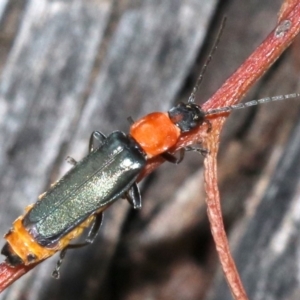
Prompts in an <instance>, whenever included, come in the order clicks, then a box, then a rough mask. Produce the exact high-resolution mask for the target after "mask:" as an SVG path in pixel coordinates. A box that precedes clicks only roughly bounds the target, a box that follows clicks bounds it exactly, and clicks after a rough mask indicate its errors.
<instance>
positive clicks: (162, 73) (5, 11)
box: [0, 0, 300, 300]
mask: <svg viewBox="0 0 300 300" xmlns="http://www.w3.org/2000/svg"><path fill="white" fill-rule="evenodd" d="M280 5H281V1H280V0H265V1H259V0H249V1H238V0H223V1H217V0H207V1H201V0H185V1H179V0H164V1H157V0H143V1H142V0H135V1H129V0H123V1H109V0H85V1H84V0H65V1H62V0H61V1H59V0H25V1H18V0H2V1H1V2H0V72H1V77H0V176H1V179H0V208H1V209H0V214H1V215H0V233H1V234H4V233H6V231H7V230H8V229H9V228H10V226H11V224H12V222H13V221H14V220H15V219H16V218H17V217H18V216H19V215H21V214H23V213H24V208H25V207H26V206H27V205H29V204H31V203H33V202H35V201H36V199H37V197H38V195H39V194H41V193H42V192H44V191H45V190H47V189H48V187H49V185H50V184H51V183H52V182H53V181H55V180H57V179H58V178H60V177H61V176H62V175H63V174H64V173H65V172H66V171H67V170H68V169H69V168H70V167H71V166H70V165H68V164H67V162H66V161H65V158H66V156H67V155H70V156H72V157H74V158H75V159H76V160H79V159H81V158H82V157H84V156H85V155H86V154H87V150H88V140H89V136H90V133H91V132H92V131H93V130H100V131H102V132H103V133H105V134H109V133H110V132H112V131H114V130H123V131H125V132H127V131H128V128H129V124H128V121H127V117H128V116H131V117H132V118H133V119H134V120H136V119H137V118H139V117H141V116H144V115H145V114H147V113H150V112H153V111H165V110H168V109H169V108H170V107H171V106H173V105H174V103H176V102H178V101H186V100H187V98H188V96H189V94H190V92H191V90H192V87H193V85H194V83H195V81H196V78H197V76H198V74H199V71H200V69H201V67H202V65H203V63H204V61H205V59H206V58H207V54H208V51H209V49H210V47H211V45H212V43H213V42H214V39H215V37H216V34H217V31H218V29H219V26H220V23H221V20H222V18H223V17H224V16H225V15H226V16H227V24H226V28H225V30H224V33H223V35H222V38H221V42H220V45H219V47H218V50H217V52H216V54H215V56H214V58H213V61H212V63H211V64H210V65H209V68H208V71H207V73H206V74H205V78H204V82H203V84H202V86H201V88H200V91H199V92H198V94H197V103H199V104H201V103H204V102H205V101H206V100H207V99H208V98H209V97H210V96H211V95H212V94H213V93H214V92H215V91H216V90H217V89H218V87H220V86H221V84H222V83H223V82H224V81H225V80H226V78H227V77H228V76H230V74H232V72H233V71H234V70H235V69H236V68H237V67H238V66H239V65H240V64H241V63H242V62H243V61H244V60H245V59H246V58H247V57H248V56H249V54H251V53H252V51H253V50H254V49H255V48H256V47H257V46H258V45H259V44H260V43H261V42H262V41H263V39H264V38H265V37H266V36H267V35H268V33H269V32H270V31H271V30H272V29H273V28H274V27H275V26H276V18H277V13H278V11H279V8H280ZM299 53H300V52H299V39H298V40H296V42H295V43H294V44H293V45H292V46H291V47H290V48H289V49H288V51H286V52H285V53H284V54H283V55H282V57H281V58H280V59H279V60H278V61H277V62H276V63H275V65H274V66H273V67H272V69H271V70H270V71H269V72H268V73H266V75H265V76H264V77H263V78H262V80H261V81H260V82H259V83H257V84H256V85H255V87H254V88H253V89H252V90H251V92H250V93H249V94H248V95H247V97H246V100H251V99H257V98H261V97H266V96H274V95H280V94H287V93H293V92H299V91H300V86H299V71H300V56H299ZM299 108H300V99H296V100H289V101H285V102H278V103H277V102H275V103H271V104H266V105H262V106H259V107H254V108H251V109H246V110H241V111H236V112H234V113H232V114H231V115H230V116H229V118H228V121H227V122H226V126H225V129H224V131H223V136H222V141H221V146H220V152H219V162H218V168H219V174H218V177H219V186H220V192H221V199H222V207H223V215H224V219H225V223H226V229H227V231H228V234H229V236H230V245H231V249H232V251H233V254H234V257H235V259H236V262H237V267H238V269H239V271H240V274H241V276H242V280H243V283H244V285H245V288H246V290H247V292H248V294H249V298H250V299H253V300H254V299H255V300H258V299H264V300H265V299H272V300H276V299H299V293H300V263H299V262H300V257H299V256H300V240H299V233H300V199H299V198H300V197H299V191H300V188H299V186H300V185H299V184H300V182H299V175H300V174H299V173H300V164H299V163H300V162H299V157H300V155H299V154H300V148H299V145H300V124H299V122H298V119H299ZM202 163H203V158H202V157H201V156H200V155H198V154H195V153H188V154H187V155H186V158H185V160H184V161H183V162H182V163H181V164H180V165H178V166H175V165H172V164H168V163H165V164H164V165H162V166H161V167H160V168H159V169H158V170H157V171H155V172H154V173H153V174H151V175H150V176H149V177H147V178H146V179H145V180H144V181H143V182H142V183H141V184H140V187H141V191H142V196H143V208H142V209H141V210H140V211H133V210H132V208H131V207H130V206H129V205H128V203H127V202H126V201H124V200H118V201H117V202H116V203H115V204H114V205H113V206H112V207H110V208H109V209H108V210H107V212H106V214H105V218H104V224H103V226H102V228H101V230H100V234H99V236H98V237H97V239H96V241H95V242H94V244H93V245H91V246H89V247H85V248H82V249H79V250H76V251H75V250H74V251H69V253H68V255H67V256H66V259H65V261H64V263H63V266H62V268H61V279H60V280H58V281H57V280H54V279H53V278H52V277H51V273H52V271H53V269H54V267H55V263H56V261H57V259H58V255H55V256H54V257H52V258H50V259H48V260H47V261H45V262H43V263H42V264H40V265H39V266H37V267H36V268H35V269H34V270H33V271H31V272H29V273H28V274H26V275H25V276H24V277H22V278H21V279H19V280H18V281H17V282H15V283H14V284H13V285H12V286H11V287H10V288H8V289H7V290H6V291H4V292H3V293H2V294H1V296H0V299H13V300H16V299H30V300H32V299H39V300H48V299H74V300H76V299H86V300H88V299H103V300H111V299H113V300H118V299H120V300H121V299H122V300H123V299H124V300H136V299H149V300H150V299H172V300H179V299H184V300H189V299H190V300H193V299H198V300H200V299H209V300H217V299H232V297H231V295H230V292H229V290H228V287H227V285H226V282H225V281H224V278H223V274H222V272H221V271H220V265H219V261H218V258H217V255H216V252H215V248H214V243H213V240H212V237H211V234H210V229H209V224H208V221H207V217H206V206H205V194H204V191H203V174H202ZM3 244H4V239H2V242H1V244H0V246H1V247H2V245H3Z"/></svg>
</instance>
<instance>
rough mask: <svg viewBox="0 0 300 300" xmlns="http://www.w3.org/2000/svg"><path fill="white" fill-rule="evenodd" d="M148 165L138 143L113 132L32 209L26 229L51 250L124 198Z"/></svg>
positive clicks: (117, 132) (27, 219) (24, 223)
mask: <svg viewBox="0 0 300 300" xmlns="http://www.w3.org/2000/svg"><path fill="white" fill-rule="evenodd" d="M145 164H146V158H145V155H144V153H143V152H142V150H141V149H140V148H139V146H138V145H137V144H136V142H135V141H134V140H132V139H131V138H130V137H128V136H126V135H125V134H124V133H122V132H120V131H116V132H113V133H112V134H111V135H110V136H108V138H107V139H106V140H105V142H104V144H103V145H102V146H101V147H100V148H99V149H97V150H95V151H94V152H92V153H90V154H89V155H88V156H86V157H85V158H84V159H82V160H81V161H80V162H78V163H77V164H76V166H75V167H74V168H72V169H71V170H70V171H69V172H68V173H67V174H66V175H65V176H64V177H63V178H62V179H61V180H59V181H58V182H57V183H56V184H55V185H54V186H53V187H52V188H51V189H50V190H49V191H48V192H47V193H46V194H45V195H44V196H43V198H42V199H41V200H39V201H38V202H37V203H36V204H35V205H34V206H33V208H32V209H31V210H30V211H29V212H28V213H27V214H26V216H25V217H24V220H23V225H24V226H25V227H26V228H27V230H28V231H29V232H30V233H31V234H32V235H33V236H34V238H35V239H36V240H37V241H38V242H39V243H40V244H41V245H43V246H47V245H48V246H49V245H51V244H53V243H55V242H57V240H59V239H60V238H61V237H62V236H64V235H66V234H67V233H68V232H70V231H71V230H72V229H74V228H75V227H77V226H78V225H79V224H80V223H82V222H83V221H84V220H85V219H86V218H87V217H88V216H90V215H91V214H92V213H93V212H95V211H96V210H98V209H99V208H101V207H103V206H106V205H107V204H109V203H111V202H113V201H114V200H116V199H118V198H119V197H120V196H122V195H123V194H124V193H125V192H126V191H127V190H128V189H129V188H130V187H131V186H132V184H133V183H134V182H135V181H136V179H137V177H138V175H139V174H140V172H141V170H142V169H143V168H144V166H145Z"/></svg>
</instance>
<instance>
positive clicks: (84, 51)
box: [0, 0, 111, 299]
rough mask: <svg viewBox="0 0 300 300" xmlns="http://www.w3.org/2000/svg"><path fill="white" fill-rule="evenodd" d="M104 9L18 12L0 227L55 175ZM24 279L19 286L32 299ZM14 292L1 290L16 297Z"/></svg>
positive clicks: (9, 68) (5, 93)
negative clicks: (21, 15)
mask: <svg viewBox="0 0 300 300" xmlns="http://www.w3.org/2000/svg"><path fill="white" fill-rule="evenodd" d="M110 12H111V4H110V3H109V2H99V3H96V2H94V3H93V2H86V1H68V2H64V1H61V2H59V1H40V0H38V1H34V0H32V1H28V3H27V6H26V11H24V12H22V13H23V14H24V15H23V20H22V23H21V25H20V28H19V32H18V33H17V36H16V37H15V40H14V44H13V47H12V49H11V51H10V53H9V56H8V59H7V63H6V65H5V68H4V70H3V72H2V76H1V83H0V99H1V118H0V144H1V150H0V161H1V175H0V176H1V208H2V209H1V211H2V214H1V221H0V227H1V232H2V233H5V231H6V230H7V229H8V228H9V227H10V224H11V222H12V221H13V219H14V218H16V217H17V216H18V215H20V214H23V213H24V208H25V207H26V206H27V205H28V204H30V203H32V202H35V201H36V199H37V196H38V194H39V193H41V192H42V191H43V190H45V189H46V188H47V187H48V185H49V183H50V182H51V181H53V180H54V179H56V178H57V174H56V175H55V173H57V172H56V171H55V168H56V166H55V163H56V161H57V160H60V152H61V151H62V149H63V147H64V145H65V143H67V142H68V141H69V139H70V135H71V134H72V132H73V130H74V126H75V124H76V120H77V118H78V116H79V115H80V111H81V108H82V105H83V101H82V100H83V95H84V91H85V89H86V87H87V84H88V82H89V77H90V74H91V70H92V67H93V65H94V62H95V60H96V57H97V54H98V48H99V43H100V41H101V38H102V36H103V33H104V30H105V29H106V26H107V22H108V20H109V15H110ZM53 168H54V175H51V172H52V170H53ZM51 176H53V177H51ZM4 206H5V207H4ZM5 227H6V229H5ZM51 268H53V267H51ZM45 269H47V262H46V263H45V264H44V265H43V266H42V267H41V268H40V269H39V270H40V272H37V273H35V274H32V275H31V277H32V279H31V280H34V282H36V280H38V281H39V280H43V278H45V277H44V276H43V274H44V273H43V270H45ZM45 276H47V279H48V277H49V271H48V272H47V275H46V274H45ZM33 278H34V279H33ZM28 280H30V276H29V277H27V280H26V279H22V280H20V282H19V283H18V284H19V289H20V290H21V291H22V293H24V291H25V290H27V289H29V290H30V292H28V293H29V297H30V298H31V299H34V298H36V297H38V296H36V291H37V290H36V289H34V288H30V286H31V285H32V284H29V283H28ZM40 288H41V287H40ZM14 291H15V288H14V287H13V288H12V289H11V290H10V291H8V293H7V295H6V297H8V298H13V299H16V297H15V294H14Z"/></svg>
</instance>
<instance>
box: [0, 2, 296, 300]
mask: <svg viewBox="0 0 300 300" xmlns="http://www.w3.org/2000/svg"><path fill="white" fill-rule="evenodd" d="M285 20H286V21H288V24H289V26H288V27H289V28H286V26H285V27H283V29H284V30H283V31H281V32H280V31H279V32H278V27H276V28H275V29H274V31H272V32H271V34H270V35H269V36H268V37H267V39H266V40H265V41H264V42H263V43H262V44H261V45H260V46H259V47H258V48H257V49H256V50H255V52H254V53H253V54H252V55H251V56H250V57H249V58H248V59H247V60H246V61H245V62H244V63H243V65H242V66H241V67H240V68H239V69H238V70H237V71H236V72H235V73H234V74H233V75H232V76H231V77H230V78H229V79H228V80H227V81H226V82H225V83H224V85H223V86H222V87H221V88H220V89H219V90H218V91H217V92H216V93H215V94H214V95H213V97H211V98H210V99H209V100H208V101H207V102H206V103H205V104H204V105H203V109H204V110H207V109H210V108H216V107H222V106H226V105H232V104H235V103H237V102H238V101H239V100H240V99H241V98H242V97H243V95H244V94H245V93H246V92H247V91H248V90H249V89H250V87H251V86H252V85H253V84H254V83H255V82H256V81H257V80H258V79H259V78H260V77H261V76H262V75H263V74H264V73H265V72H266V70H267V69H268V68H269V67H270V66H271V64H272V63H273V62H274V61H275V60H276V59H277V58H278V57H279V56H280V55H281V53H282V52H283V51H284V50H285V49H286V48H287V47H288V46H289V45H290V44H291V43H292V41H293V40H294V38H295V36H296V35H297V34H298V33H299V30H300V1H299V0H297V1H296V0H288V1H285V3H284V5H283V6H282V8H281V10H280V13H279V22H280V24H279V26H280V25H283V24H284V23H283V22H284V21H285ZM276 30H277V31H276ZM224 121H225V116H222V117H214V118H212V119H211V123H212V126H213V130H212V131H211V132H210V133H207V126H201V127H200V128H199V129H197V130H194V131H193V132H190V133H189V134H185V135H183V136H182V137H181V138H180V141H179V142H178V143H177V145H176V148H174V151H175V150H177V149H180V148H182V147H184V146H187V145H190V144H195V143H197V142H201V143H202V144H203V145H204V147H206V148H207V149H209V151H210V154H209V155H207V157H206V159H205V160H204V165H205V183H206V192H207V205H208V216H209V220H210V223H211V230H212V234H213V236H214V239H215V242H216V248H217V251H218V254H219V257H220V261H221V264H222V268H223V270H224V273H225V276H226V278H227V281H228V284H229V286H230V288H231V291H232V294H233V295H234V298H235V299H247V296H246V293H245V292H244V289H243V287H242V284H241V281H240V278H239V275H238V272H237V270H236V267H235V264H234V261H233V259H232V257H231V254H230V251H229V246H228V241H227V237H226V234H225V230H224V226H223V221H222V214H221V206H220V198H219V191H218V186H217V162H216V155H217V151H218V144H219V134H220V131H221V129H222V126H223V123H224ZM162 162H163V159H161V158H156V159H153V160H151V161H149V163H148V165H147V168H146V169H145V171H144V173H143V174H142V176H141V178H142V177H145V176H146V175H147V174H149V173H150V172H151V171H153V170H154V169H155V168H157V167H158V166H159V165H160V164H161V163H162ZM34 267H35V265H32V266H30V267H25V266H23V267H19V268H10V267H9V266H7V264H5V263H2V264H0V292H1V291H3V290H4V289H5V288H6V287H7V286H9V285H10V284H12V283H13V282H14V281H15V280H17V279H18V278H19V277H21V276H22V275H24V274H25V273H27V272H28V271H29V270H31V269H32V268H34Z"/></svg>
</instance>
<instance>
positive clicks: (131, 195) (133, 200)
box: [124, 183, 142, 209]
mask: <svg viewBox="0 0 300 300" xmlns="http://www.w3.org/2000/svg"><path fill="white" fill-rule="evenodd" d="M124 196H125V198H126V199H127V201H128V202H129V203H130V204H131V205H132V206H133V208H134V209H140V208H142V198H141V194H140V190H139V187H138V185H137V184H136V183H134V184H133V185H132V186H131V188H130V189H129V190H128V191H127V192H126V193H125V195H124Z"/></svg>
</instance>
